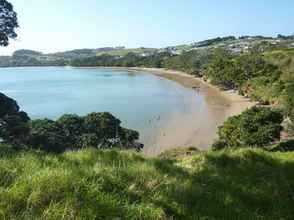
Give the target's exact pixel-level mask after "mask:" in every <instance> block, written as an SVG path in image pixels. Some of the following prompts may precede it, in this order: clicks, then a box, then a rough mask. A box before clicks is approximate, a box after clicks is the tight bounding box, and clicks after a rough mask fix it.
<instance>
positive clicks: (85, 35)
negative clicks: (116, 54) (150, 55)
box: [0, 0, 294, 55]
mask: <svg viewBox="0 0 294 220" xmlns="http://www.w3.org/2000/svg"><path fill="white" fill-rule="evenodd" d="M9 1H10V2H11V3H13V5H14V7H15V10H16V11H17V12H18V18H19V23H20V28H19V30H18V34H19V37H18V39H17V40H16V41H11V45H10V46H9V47H7V48H0V54H2V55H3V54H11V53H12V52H13V51H14V50H16V49H23V48H24V49H34V50H39V51H42V52H55V51H63V50H69V49H75V48H98V47H104V46H127V47H140V46H144V47H165V46H169V45H176V44H182V43H189V42H193V41H198V40H204V39H207V38H212V37H217V36H227V35H236V36H239V35H267V36H275V35H276V34H278V33H282V34H293V33H294V26H293V24H294V13H293V9H294V1H293V0H205V1H203V0H9Z"/></svg>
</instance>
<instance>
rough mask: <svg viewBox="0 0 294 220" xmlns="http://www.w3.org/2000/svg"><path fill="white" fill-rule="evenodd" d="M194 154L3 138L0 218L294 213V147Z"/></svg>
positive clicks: (286, 216) (221, 216) (216, 216)
mask: <svg viewBox="0 0 294 220" xmlns="http://www.w3.org/2000/svg"><path fill="white" fill-rule="evenodd" d="M179 154H180V155H182V153H181V152H179ZM189 155H190V156H185V157H182V156H180V157H179V158H177V157H176V156H175V154H174V153H173V154H172V158H173V159H169V158H168V156H165V159H160V158H149V159H147V158H144V157H143V156H141V155H138V154H136V153H132V152H120V151H115V150H111V151H110V150H106V151H99V150H95V149H85V150H81V151H78V152H67V153H64V154H61V155H48V154H44V153H40V152H20V153H16V152H14V151H13V150H12V149H11V148H10V147H7V146H2V147H1V151H0V219H23V220H34V219H52V220H53V219H58V220H59V219H83V220H84V219H140V220H141V219H148V220H152V219H203V220H204V219H205V220H206V219H207V220H210V219H217V220H219V219H226V220H227V219H234V220H235V219H240V220H241V219H244V220H248V219H264V220H271V219H273V220H277V219H289V220H290V219H293V210H294V187H293V186H294V172H293V170H294V153H269V152H265V151H262V150H250V149H243V150H230V151H221V152H198V153H195V151H194V150H193V153H192V154H189Z"/></svg>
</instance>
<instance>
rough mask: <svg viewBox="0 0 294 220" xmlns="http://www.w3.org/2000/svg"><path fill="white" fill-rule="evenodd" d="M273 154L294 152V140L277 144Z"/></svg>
mask: <svg viewBox="0 0 294 220" xmlns="http://www.w3.org/2000/svg"><path fill="white" fill-rule="evenodd" d="M271 151H272V152H279V151H280V152H289V151H294V140H288V141H283V142H280V143H279V144H277V145H276V146H275V147H274V148H273V149H271Z"/></svg>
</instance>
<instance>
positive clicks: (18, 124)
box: [0, 93, 30, 145]
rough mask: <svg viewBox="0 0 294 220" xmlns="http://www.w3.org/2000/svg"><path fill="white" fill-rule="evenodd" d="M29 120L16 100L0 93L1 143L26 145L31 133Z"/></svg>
mask: <svg viewBox="0 0 294 220" xmlns="http://www.w3.org/2000/svg"><path fill="white" fill-rule="evenodd" d="M29 120H30V118H29V117H28V115H27V114H26V113H25V112H23V111H20V108H19V106H18V104H17V103H16V101H15V100H13V99H11V98H9V97H7V96H6V95H4V94H2V93H0V141H3V142H5V143H10V144H13V145H21V144H22V143H24V142H25V140H26V137H27V135H28V133H29V126H28V121H29Z"/></svg>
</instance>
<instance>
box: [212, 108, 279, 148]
mask: <svg viewBox="0 0 294 220" xmlns="http://www.w3.org/2000/svg"><path fill="white" fill-rule="evenodd" d="M282 121H283V115H282V114H281V113H280V112H278V111H273V110H271V109H269V108H258V107H253V108H251V109H248V110H246V111H244V112H243V113H242V114H241V115H238V116H233V117H230V118H229V119H228V120H227V121H226V122H225V123H224V124H223V126H221V127H219V129H218V135H219V142H218V143H216V144H215V146H214V147H215V148H219V147H223V145H226V147H245V146H246V147H257V146H258V147H262V146H266V145H268V144H271V143H272V142H273V141H275V140H278V139H279V138H280V132H281V130H282V127H281V123H282Z"/></svg>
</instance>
